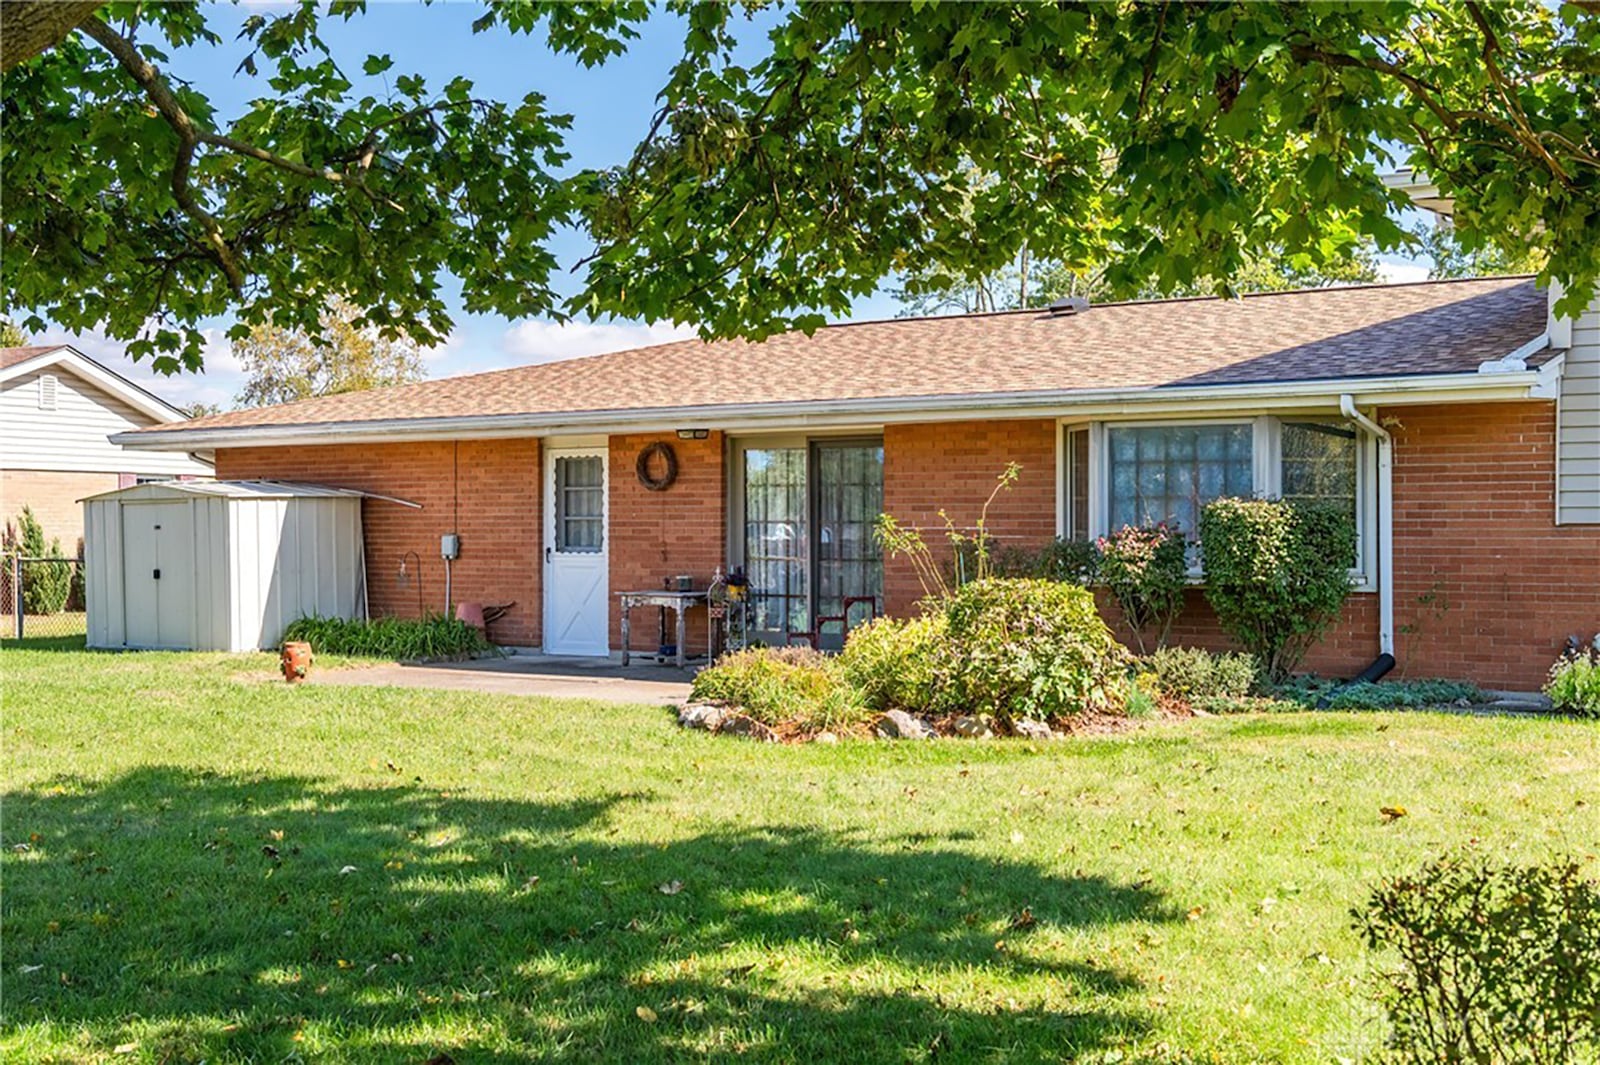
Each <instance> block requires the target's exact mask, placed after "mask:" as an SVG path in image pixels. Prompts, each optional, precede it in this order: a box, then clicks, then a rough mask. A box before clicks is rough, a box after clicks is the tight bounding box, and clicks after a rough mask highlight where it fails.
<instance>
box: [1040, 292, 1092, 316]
mask: <svg viewBox="0 0 1600 1065" xmlns="http://www.w3.org/2000/svg"><path fill="white" fill-rule="evenodd" d="M1088 309H1089V300H1088V298H1087V297H1085V296H1068V297H1067V298H1066V299H1060V300H1056V301H1055V302H1054V303H1052V304H1050V317H1052V318H1065V317H1067V316H1068V315H1073V314H1082V313H1083V312H1084V311H1086V310H1088Z"/></svg>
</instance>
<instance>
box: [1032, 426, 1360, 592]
mask: <svg viewBox="0 0 1600 1065" xmlns="http://www.w3.org/2000/svg"><path fill="white" fill-rule="evenodd" d="M1346 420H1347V419H1345V417H1344V416H1343V415H1341V414H1339V413H1338V412H1337V411H1333V412H1328V411H1315V412H1307V413H1303V414H1300V413H1289V414H1257V415H1246V416H1242V417H1241V416H1239V415H1232V416H1222V415H1219V416H1217V417H1214V418H1143V419H1127V420H1120V421H1104V420H1098V421H1088V422H1085V421H1083V420H1081V419H1078V420H1074V419H1070V418H1062V419H1059V420H1058V424H1057V427H1056V432H1057V440H1056V454H1057V455H1058V456H1060V460H1059V461H1058V462H1057V464H1056V495H1057V499H1058V500H1059V505H1058V506H1057V508H1056V535H1057V536H1062V537H1064V536H1066V535H1067V531H1068V530H1069V529H1070V528H1071V525H1072V513H1071V507H1072V488H1073V485H1072V482H1071V480H1070V478H1071V462H1070V459H1071V455H1070V452H1069V450H1068V448H1067V443H1066V441H1067V434H1068V433H1069V432H1078V431H1087V432H1088V434H1089V492H1088V509H1089V515H1088V518H1089V520H1088V530H1089V538H1090V539H1094V538H1096V537H1100V536H1105V535H1107V534H1108V533H1109V532H1110V531H1111V529H1110V524H1111V521H1110V515H1111V462H1110V457H1109V456H1110V452H1109V449H1108V447H1107V430H1108V429H1111V428H1117V429H1149V428H1173V429H1177V428H1183V427H1186V426H1201V425H1249V426H1251V437H1250V439H1251V457H1252V474H1253V475H1252V478H1251V479H1252V481H1253V485H1252V491H1253V494H1254V495H1255V497H1256V498H1258V499H1277V498H1278V497H1279V496H1280V495H1281V494H1282V492H1283V423H1284V422H1285V421H1291V422H1330V423H1333V422H1343V421H1346ZM1376 461H1377V455H1376V449H1374V448H1373V446H1372V443H1371V441H1370V440H1369V439H1368V438H1367V435H1366V434H1365V433H1361V432H1359V431H1358V432H1357V434H1356V564H1355V565H1354V566H1352V567H1351V569H1350V583H1351V587H1352V589H1353V590H1354V591H1358V592H1372V591H1376V590H1377V587H1378V575H1377V551H1376V550H1374V545H1376V544H1377V542H1378V538H1377V528H1378V497H1377V481H1378V478H1377V471H1376ZM1189 576H1190V579H1191V580H1192V581H1194V582H1196V583H1202V582H1203V579H1204V575H1203V574H1202V573H1201V572H1200V570H1199V567H1198V566H1196V567H1195V568H1192V569H1191V570H1190V572H1189Z"/></svg>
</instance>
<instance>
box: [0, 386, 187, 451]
mask: <svg viewBox="0 0 1600 1065" xmlns="http://www.w3.org/2000/svg"><path fill="white" fill-rule="evenodd" d="M41 375H53V376H54V377H55V378H56V379H57V383H56V406H55V409H54V410H42V409H41V408H40V406H39V377H40V376H41ZM154 424H156V423H155V419H154V418H151V417H150V416H149V415H147V414H145V413H143V412H141V411H137V410H135V409H133V408H132V407H130V406H128V405H127V404H126V403H124V402H123V401H122V400H120V399H118V398H117V397H115V396H113V395H110V394H109V393H107V392H105V391H103V390H102V389H100V388H98V387H96V386H95V385H94V384H92V383H91V382H89V381H86V380H84V379H83V378H81V377H79V376H77V375H76V374H74V373H72V372H71V371H70V370H68V369H67V368H66V367H65V366H60V365H57V366H49V367H46V368H45V369H43V370H39V371H37V372H35V373H28V374H23V375H21V376H20V377H15V378H13V379H11V380H10V381H7V382H5V384H4V386H0V468H4V469H8V470H68V471H83V472H90V473H133V474H139V475H142V476H156V477H176V476H190V477H209V476H211V467H210V466H208V465H206V464H205V463H202V462H196V461H195V460H194V459H191V458H190V457H189V456H188V455H185V454H182V453H180V452H169V451H131V450H129V449H127V448H121V447H117V446H116V445H115V444H113V443H111V441H109V440H107V439H106V437H107V436H109V435H111V434H112V433H121V432H126V431H128V430H131V429H142V428H144V427H145V426H147V425H154Z"/></svg>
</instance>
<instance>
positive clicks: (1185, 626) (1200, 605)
mask: <svg viewBox="0 0 1600 1065" xmlns="http://www.w3.org/2000/svg"><path fill="white" fill-rule="evenodd" d="M1095 601H1096V602H1097V603H1098V604H1099V607H1100V613H1101V615H1102V616H1103V617H1104V618H1105V619H1106V621H1107V623H1108V624H1110V625H1111V628H1112V631H1113V632H1115V633H1116V635H1117V639H1118V640H1120V641H1122V642H1123V643H1124V644H1126V645H1127V646H1128V647H1130V648H1136V647H1137V646H1138V645H1137V644H1136V643H1135V642H1134V638H1133V633H1132V632H1131V631H1130V630H1129V629H1128V627H1127V626H1126V625H1124V624H1123V621H1122V611H1121V610H1119V609H1118V608H1117V605H1116V603H1114V602H1112V601H1111V598H1110V596H1108V595H1107V594H1106V593H1105V592H1104V591H1103V590H1097V591H1096V593H1095ZM1167 642H1168V643H1169V644H1171V645H1172V646H1175V647H1204V648H1205V649H1206V650H1208V651H1234V650H1237V649H1238V648H1237V646H1236V645H1235V644H1234V643H1233V641H1232V640H1231V639H1230V638H1229V637H1228V636H1226V635H1225V634H1224V633H1223V631H1222V628H1221V626H1220V625H1219V624H1218V622H1217V615H1216V612H1215V611H1213V610H1212V609H1211V604H1210V603H1208V602H1206V597H1205V593H1204V592H1203V591H1201V590H1200V589H1199V588H1191V589H1189V590H1188V591H1186V592H1185V593H1184V597H1183V612H1182V613H1181V614H1179V615H1178V620H1177V622H1176V623H1175V624H1174V625H1173V626H1172V634H1171V636H1170V637H1168V640H1167ZM1376 657H1378V596H1377V594H1376V593H1372V592H1359V593H1356V594H1353V595H1351V596H1350V598H1349V599H1348V600H1346V601H1345V606H1344V612H1343V614H1342V615H1341V616H1340V618H1339V620H1338V621H1337V622H1335V623H1334V625H1333V627H1332V628H1331V629H1330V630H1329V631H1328V632H1327V633H1326V634H1325V635H1324V636H1323V637H1322V639H1321V641H1319V642H1318V643H1317V645H1316V646H1315V647H1313V648H1311V651H1310V652H1309V653H1308V654H1307V655H1306V658H1305V661H1304V663H1302V666H1301V668H1302V669H1304V670H1306V671H1308V672H1312V673H1319V674H1321V675H1323V676H1329V677H1347V676H1352V675H1354V674H1355V673H1358V672H1360V671H1361V670H1362V669H1365V668H1366V666H1367V664H1368V663H1370V662H1371V661H1372V660H1373V659H1374V658H1376ZM1414 675H1417V676H1421V675H1422V674H1420V673H1415V672H1414ZM1429 675H1432V674H1429Z"/></svg>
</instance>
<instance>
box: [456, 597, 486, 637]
mask: <svg viewBox="0 0 1600 1065" xmlns="http://www.w3.org/2000/svg"><path fill="white" fill-rule="evenodd" d="M456 620H457V621H465V622H466V623H467V624H468V625H471V626H472V627H473V628H475V629H477V630H478V631H479V632H482V633H487V632H488V631H489V626H488V625H487V624H485V623H484V620H483V604H482V603H457V604H456Z"/></svg>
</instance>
